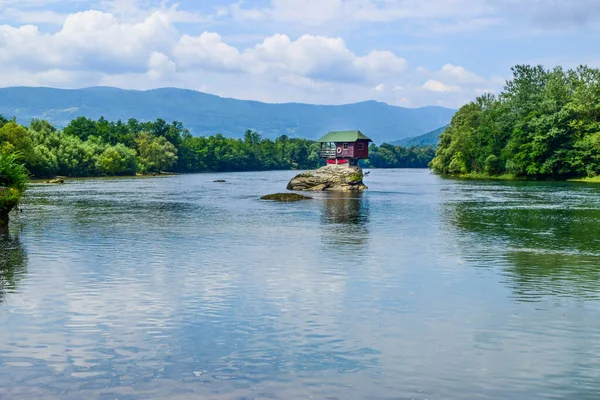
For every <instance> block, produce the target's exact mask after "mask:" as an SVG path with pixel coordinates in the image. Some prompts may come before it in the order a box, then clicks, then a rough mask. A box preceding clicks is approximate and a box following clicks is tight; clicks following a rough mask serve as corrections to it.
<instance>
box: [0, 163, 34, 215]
mask: <svg viewBox="0 0 600 400" xmlns="http://www.w3.org/2000/svg"><path fill="white" fill-rule="evenodd" d="M28 179H29V173H28V172H27V169H26V168H25V166H24V165H23V164H21V163H20V162H19V155H18V153H12V154H8V155H3V154H0V189H1V191H0V226H2V225H6V223H7V222H8V213H9V212H10V211H11V210H12V209H13V208H14V207H16V206H17V204H18V203H19V200H20V198H21V195H22V194H23V192H24V191H25V188H26V185H27V180H28Z"/></svg>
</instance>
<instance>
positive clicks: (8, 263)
mask: <svg viewBox="0 0 600 400" xmlns="http://www.w3.org/2000/svg"><path fill="white" fill-rule="evenodd" d="M26 268H27V254H26V253H25V250H24V249H23V247H22V245H21V241H20V240H19V238H18V237H13V236H11V235H10V233H9V232H8V230H7V229H2V228H0V304H1V303H2V302H3V300H4V297H5V296H6V294H7V293H10V292H12V291H14V290H15V288H16V286H17V282H18V281H19V280H21V278H22V276H23V275H24V274H25V271H26Z"/></svg>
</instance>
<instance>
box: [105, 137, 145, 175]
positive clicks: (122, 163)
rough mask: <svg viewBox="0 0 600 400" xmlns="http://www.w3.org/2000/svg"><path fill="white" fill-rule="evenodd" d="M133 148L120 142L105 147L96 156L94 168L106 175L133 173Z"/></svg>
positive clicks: (134, 163) (134, 166)
mask: <svg viewBox="0 0 600 400" xmlns="http://www.w3.org/2000/svg"><path fill="white" fill-rule="evenodd" d="M135 156H136V154H135V150H132V149H129V148H128V147H127V146H125V145H124V144H122V143H118V144H116V145H114V146H110V147H107V148H106V150H104V151H103V152H102V154H100V155H99V156H98V159H97V161H96V168H97V169H98V170H100V171H102V173H104V174H106V175H133V174H135V171H136V160H135Z"/></svg>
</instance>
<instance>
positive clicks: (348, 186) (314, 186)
mask: <svg viewBox="0 0 600 400" xmlns="http://www.w3.org/2000/svg"><path fill="white" fill-rule="evenodd" d="M362 180H363V171H362V169H361V168H360V167H356V166H347V165H333V164H332V165H326V166H324V167H321V168H319V169H315V170H312V171H307V172H303V173H301V174H299V175H296V177H294V178H293V179H292V180H291V181H290V183H288V186H287V188H288V190H305V191H307V190H308V191H322V190H343V191H355V190H365V189H368V188H367V186H365V184H364V183H363V181H362Z"/></svg>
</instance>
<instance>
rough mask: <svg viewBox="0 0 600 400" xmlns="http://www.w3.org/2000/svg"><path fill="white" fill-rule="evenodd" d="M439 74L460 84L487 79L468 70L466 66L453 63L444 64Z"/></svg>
mask: <svg viewBox="0 0 600 400" xmlns="http://www.w3.org/2000/svg"><path fill="white" fill-rule="evenodd" d="M438 75H440V76H441V77H442V78H445V79H447V80H450V81H451V82H455V83H459V84H471V83H481V82H484V81H485V79H483V78H482V77H480V76H478V75H476V74H474V73H473V72H471V71H467V70H466V69H465V68H464V67H461V66H458V65H452V64H446V65H444V66H443V67H442V69H441V70H440V72H439V74H438Z"/></svg>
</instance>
